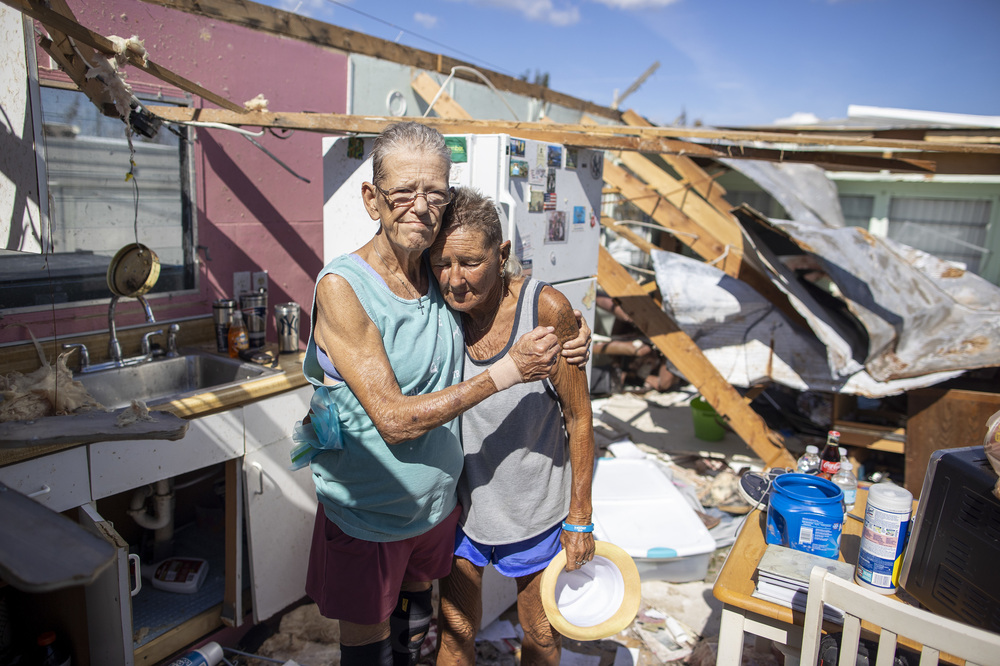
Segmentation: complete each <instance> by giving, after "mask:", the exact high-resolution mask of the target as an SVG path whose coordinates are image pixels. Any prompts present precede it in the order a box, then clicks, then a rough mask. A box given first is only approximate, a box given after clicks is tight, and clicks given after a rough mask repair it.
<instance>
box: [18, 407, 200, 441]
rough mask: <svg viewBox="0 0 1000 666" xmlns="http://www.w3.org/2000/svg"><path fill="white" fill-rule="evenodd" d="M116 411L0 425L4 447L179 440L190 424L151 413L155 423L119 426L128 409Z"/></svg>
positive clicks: (51, 417) (176, 418)
mask: <svg viewBox="0 0 1000 666" xmlns="http://www.w3.org/2000/svg"><path fill="white" fill-rule="evenodd" d="M128 409H129V408H128V407H123V408H121V409H118V410H116V411H113V412H101V411H93V412H83V413H80V414H66V415H65V416H46V417H45V418H41V419H35V420H34V421H6V422H4V423H0V448H3V449H21V448H34V447H36V446H48V445H52V444H72V443H78V444H86V443H90V442H108V441H122V440H132V439H168V440H178V439H181V438H182V437H184V433H186V432H187V429H188V422H187V421H186V420H184V419H182V418H180V417H179V416H176V415H174V414H171V413H170V412H156V411H153V412H150V413H149V414H150V416H151V417H153V419H155V420H154V421H136V422H134V423H131V424H129V425H126V426H122V427H119V426H118V425H117V420H118V417H119V416H120V415H121V413H122V412H124V411H126V410H128Z"/></svg>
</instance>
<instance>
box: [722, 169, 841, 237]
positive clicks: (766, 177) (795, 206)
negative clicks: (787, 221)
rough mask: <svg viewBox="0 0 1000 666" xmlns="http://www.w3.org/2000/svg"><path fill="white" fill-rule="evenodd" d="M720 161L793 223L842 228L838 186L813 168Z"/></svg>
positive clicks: (821, 171)
mask: <svg viewBox="0 0 1000 666" xmlns="http://www.w3.org/2000/svg"><path fill="white" fill-rule="evenodd" d="M719 161H720V162H722V163H723V164H725V165H726V166H728V167H729V168H730V169H732V170H733V171H738V172H740V173H742V174H743V175H744V176H746V177H747V178H749V179H750V180H752V181H753V182H755V183H757V184H758V185H759V186H760V187H761V189H763V190H764V191H765V192H767V193H768V194H770V195H771V196H772V197H774V198H775V199H776V200H777V201H778V203H780V204H781V205H782V206H783V207H784V208H785V211H786V212H787V213H788V215H789V216H790V217H791V218H792V219H793V220H796V221H799V222H816V223H821V224H824V225H826V226H828V227H843V226H844V213H843V211H842V210H841V208H840V199H839V198H838V195H837V186H836V184H834V182H833V181H832V180H830V179H829V178H828V177H827V176H826V172H825V171H823V169H821V168H820V167H818V166H816V165H815V164H794V163H781V162H764V161H761V160H734V159H723V160H719ZM734 203H735V202H734Z"/></svg>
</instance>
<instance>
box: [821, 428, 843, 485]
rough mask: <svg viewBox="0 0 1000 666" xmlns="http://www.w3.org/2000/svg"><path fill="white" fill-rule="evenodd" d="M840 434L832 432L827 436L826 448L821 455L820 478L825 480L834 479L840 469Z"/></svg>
mask: <svg viewBox="0 0 1000 666" xmlns="http://www.w3.org/2000/svg"><path fill="white" fill-rule="evenodd" d="M839 445H840V433H839V432H837V431H836V430H831V431H830V432H828V433H827V434H826V446H824V447H823V452H822V453H820V454H819V457H820V463H819V476H822V477H823V478H824V479H832V478H833V475H834V474H836V473H837V470H838V469H840V451H839V450H838V449H839V448H840V446H839Z"/></svg>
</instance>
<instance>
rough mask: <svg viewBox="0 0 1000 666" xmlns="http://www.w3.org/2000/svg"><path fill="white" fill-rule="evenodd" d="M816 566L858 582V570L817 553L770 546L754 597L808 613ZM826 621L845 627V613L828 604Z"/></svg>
mask: <svg viewBox="0 0 1000 666" xmlns="http://www.w3.org/2000/svg"><path fill="white" fill-rule="evenodd" d="M813 567H822V568H824V569H826V570H827V571H829V572H831V573H833V574H834V575H836V576H839V577H840V578H843V579H844V580H853V579H854V567H853V566H852V565H850V564H848V563H847V562H839V561H837V560H832V559H830V558H828V557H821V556H819V555H814V554H813V553H805V552H802V551H799V550H792V549H791V548H786V547H785V546H779V545H777V544H773V543H772V544H768V545H767V550H765V551H764V555H763V556H762V557H761V558H760V563H759V564H758V565H757V587H756V589H755V590H754V591H753V593H752V596H754V597H756V598H758V599H764V600H765V601H770V602H772V603H776V604H781V605H782V606H787V607H788V608H791V609H793V610H797V611H801V612H805V610H806V597H807V595H808V593H809V574H810V573H811V572H812V569H813ZM823 618H824V619H826V620H829V621H831V622H836V623H838V624H843V622H844V613H843V611H841V610H840V609H839V608H836V607H834V606H831V605H829V604H824V606H823Z"/></svg>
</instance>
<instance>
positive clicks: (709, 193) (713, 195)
mask: <svg viewBox="0 0 1000 666" xmlns="http://www.w3.org/2000/svg"><path fill="white" fill-rule="evenodd" d="M622 121H623V122H624V123H625V124H626V125H631V126H633V127H652V126H653V124H652V123H651V122H649V121H648V120H646V119H645V118H643V117H642V116H640V115H639V114H638V113H636V112H635V111H633V110H631V109H629V110H627V111H625V112H624V113H622ZM661 157H663V159H664V161H665V162H666V163H667V164H668V165H669V166H670V168H672V169H673V170H674V171H676V172H677V173H678V174H680V176H681V178H682V179H683V182H685V183H686V184H688V185H690V186H691V187H693V188H694V189H695V191H696V192H698V194H700V195H701V196H703V197H704V198H705V200H706V201H708V202H709V203H710V204H712V205H713V206H715V208H716V209H718V210H720V211H727V210H729V209H730V208H731V206H730V205H729V203H728V202H727V201H726V199H725V196H726V190H725V188H724V187H722V186H721V185H719V184H718V183H717V182H715V178H714V177H712V176H710V175H709V174H708V173H706V172H705V170H704V169H702V168H701V167H700V166H698V164H697V163H696V162H695V161H694V160H692V159H691V158H689V157H683V156H679V155H662V156H661Z"/></svg>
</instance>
